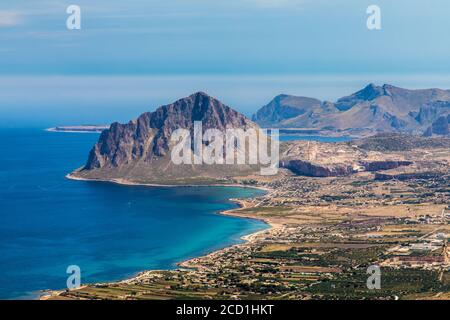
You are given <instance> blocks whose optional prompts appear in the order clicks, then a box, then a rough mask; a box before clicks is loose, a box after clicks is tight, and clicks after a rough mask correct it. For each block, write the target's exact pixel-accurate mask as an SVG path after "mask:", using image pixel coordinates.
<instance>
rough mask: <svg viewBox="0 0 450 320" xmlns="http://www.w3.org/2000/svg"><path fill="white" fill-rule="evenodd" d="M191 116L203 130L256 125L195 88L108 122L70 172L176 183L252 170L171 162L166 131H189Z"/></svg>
mask: <svg viewBox="0 0 450 320" xmlns="http://www.w3.org/2000/svg"><path fill="white" fill-rule="evenodd" d="M194 121H201V122H202V130H203V132H205V130H207V129H218V130H220V131H222V132H225V130H226V128H240V129H244V130H245V129H248V128H258V126H257V125H256V124H255V123H253V122H252V121H250V120H249V119H248V118H246V117H245V116H244V115H242V114H240V113H238V112H237V111H235V110H233V109H231V108H230V107H228V106H226V105H224V104H223V103H221V102H220V101H218V100H216V99H214V98H213V97H210V96H209V95H207V94H206V93H203V92H198V93H195V94H193V95H191V96H189V97H186V98H183V99H180V100H178V101H176V102H174V103H172V104H169V105H165V106H162V107H159V108H158V109H156V110H155V111H154V112H146V113H144V114H142V115H140V116H139V117H138V118H137V119H135V120H133V121H130V122H128V123H126V124H120V123H113V124H112V125H111V126H110V128H109V129H108V130H105V131H103V132H102V134H101V135H100V138H99V140H98V142H97V144H96V145H95V146H94V147H93V148H92V150H91V152H90V154H89V158H88V160H87V163H86V165H85V166H84V167H83V168H82V169H80V170H77V171H75V172H74V173H72V174H71V177H72V178H83V179H105V180H114V179H121V180H126V181H131V182H146V183H158V184H176V183H186V182H193V183H194V182H207V181H209V180H217V179H225V178H227V177H230V176H235V175H239V174H249V173H252V172H254V171H255V170H256V169H255V168H253V167H252V166H249V165H221V166H220V168H217V167H216V165H190V164H181V165H176V164H174V163H173V162H172V161H171V159H170V155H171V149H172V147H173V142H171V135H172V133H173V132H174V131H175V130H176V129H187V130H189V131H190V132H191V137H193V131H194ZM200 180H201V181H200Z"/></svg>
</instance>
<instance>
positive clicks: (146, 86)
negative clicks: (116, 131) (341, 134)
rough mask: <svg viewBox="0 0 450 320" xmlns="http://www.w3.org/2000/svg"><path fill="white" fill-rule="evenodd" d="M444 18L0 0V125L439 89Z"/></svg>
mask: <svg viewBox="0 0 450 320" xmlns="http://www.w3.org/2000/svg"><path fill="white" fill-rule="evenodd" d="M70 4H76V5H79V6H80V7H81V10H82V16H81V17H82V29H81V30H72V31H70V30H67V28H66V19H67V17H68V14H66V8H67V7H68V6H69V5H70ZM370 4H376V5H379V6H380V7H381V10H382V11H381V12H382V30H380V31H369V30H368V29H367V27H366V19H367V14H366V9H367V7H368V5H370ZM449 15H450V1H448V0H428V1H425V0H370V1H367V0H278V1H276V0H223V1H222V0H127V1H124V0H120V1H119V0H95V1H94V0H70V1H65V0H2V1H1V2H0V125H10V124H12V123H16V122H23V121H24V118H26V117H29V118H30V119H31V120H30V121H37V120H38V119H39V120H40V121H41V122H42V123H45V124H47V123H63V122H64V123H69V122H70V123H76V122H80V121H82V122H99V121H101V122H110V121H113V120H120V121H125V120H127V119H129V118H131V117H135V116H137V115H138V114H139V113H140V112H141V111H145V110H152V109H154V107H156V106H158V105H160V104H163V103H169V102H172V101H173V100H175V99H176V98H179V97H182V96H185V95H187V94H189V93H192V92H193V91H195V90H203V91H207V92H209V93H211V94H213V95H215V96H217V97H218V98H220V99H222V100H224V102H225V103H227V104H230V105H231V106H233V107H235V108H236V109H238V110H240V111H242V112H244V113H246V114H250V113H252V112H253V111H254V110H256V109H257V108H258V107H260V106H261V105H262V104H264V103H267V102H268V100H270V98H272V97H273V96H274V95H276V94H278V93H281V92H285V93H290V94H297V95H313V96H315V97H318V98H321V99H335V98H337V97H339V96H342V95H345V94H349V93H351V92H352V91H354V90H357V89H359V88H361V87H362V86H364V85H366V84H367V83H369V82H377V83H380V84H382V83H384V82H389V83H393V84H394V85H400V86H410V87H428V86H436V87H443V88H449V87H450V76H449V74H450V59H449V57H450V18H449ZM425 74H426V76H425ZM330 75H331V76H330ZM349 75H351V76H349ZM355 75H356V76H355ZM225 76H226V77H225ZM345 77H346V78H345ZM344 78H345V79H344ZM310 79H313V80H312V81H311V80H310Z"/></svg>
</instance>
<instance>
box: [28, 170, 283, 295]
mask: <svg viewBox="0 0 450 320" xmlns="http://www.w3.org/2000/svg"><path fill="white" fill-rule="evenodd" d="M65 178H66V179H69V180H75V181H95V182H107V183H114V184H118V185H123V186H147V187H169V188H173V187H239V188H252V189H259V190H263V191H266V192H271V191H273V190H272V189H269V188H265V187H260V186H248V185H242V184H237V183H234V184H204V185H195V184H187V185H164V184H154V183H151V184H150V183H149V184H147V183H136V182H132V181H129V180H126V179H86V178H80V177H76V176H73V175H72V173H69V174H67V175H66V176H65ZM248 199H252V198H248ZM228 200H229V201H231V202H233V203H235V204H236V205H237V206H238V207H237V208H232V209H227V210H222V211H218V212H216V214H220V215H225V216H232V217H237V218H241V219H253V220H259V221H262V222H264V223H265V224H266V225H267V226H268V227H267V228H266V229H263V230H258V231H256V232H252V233H249V234H246V235H243V236H241V237H240V239H241V240H242V241H243V243H237V244H232V245H227V246H225V247H224V248H221V249H218V250H213V251H212V252H209V253H206V254H204V255H201V256H198V257H193V258H189V259H186V260H183V261H180V262H177V263H176V266H177V267H179V268H178V269H180V270H182V269H195V268H196V267H197V266H196V265H195V262H196V261H198V259H201V258H203V257H208V256H215V255H217V254H220V253H221V252H224V251H226V250H229V249H232V248H234V247H237V246H242V245H246V244H251V243H253V242H255V241H256V240H257V237H258V236H259V235H260V234H262V233H265V232H273V231H274V230H276V229H278V228H279V227H280V225H278V224H275V223H273V222H272V221H270V220H269V219H263V218H260V217H253V216H247V215H246V216H243V215H241V214H239V211H240V210H243V209H246V208H248V206H247V204H246V201H245V200H244V199H233V198H230V199H228ZM157 271H164V270H157V269H154V270H142V271H138V272H137V273H136V274H135V275H134V276H131V277H129V278H126V279H123V280H118V281H110V282H104V284H110V283H131V282H133V281H136V280H139V279H141V278H144V277H147V276H148V275H149V274H151V273H152V272H157ZM89 285H92V284H85V285H82V286H81V287H80V288H85V287H87V286H89ZM65 291H66V290H61V289H59V290H51V289H44V290H40V293H41V295H40V296H39V297H38V299H37V300H49V299H51V298H55V297H59V296H60V295H61V294H62V293H64V292H65Z"/></svg>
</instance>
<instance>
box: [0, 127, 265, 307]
mask: <svg viewBox="0 0 450 320" xmlns="http://www.w3.org/2000/svg"><path fill="white" fill-rule="evenodd" d="M97 138H98V135H96V134H81V133H51V132H46V131H43V130H39V129H22V130H19V129H0V144H1V146H2V152H1V154H0V274H1V277H0V298H2V299H5V298H6V299H8V298H21V297H22V298H23V297H32V296H33V295H34V294H35V293H36V291H37V290H41V289H59V288H64V287H65V286H66V279H67V276H68V275H67V274H66V268H67V266H69V265H78V266H79V267H80V268H81V279H82V282H84V283H88V282H97V281H111V280H117V279H122V278H126V277H129V276H132V275H133V274H135V273H136V272H138V271H141V270H145V269H166V268H173V267H174V266H175V264H176V263H177V262H179V261H181V260H184V259H187V258H190V257H194V256H199V255H202V254H204V253H207V252H210V251H213V250H216V249H219V248H222V247H225V246H228V245H230V244H234V243H238V242H240V241H241V240H240V237H241V236H242V235H245V234H249V233H251V232H255V231H257V230H261V229H264V228H266V227H267V225H266V224H264V223H263V222H260V221H257V220H250V219H241V218H234V217H228V216H222V215H217V214H214V213H217V212H219V211H221V210H226V209H230V208H233V207H235V206H236V205H235V204H234V203H232V202H230V201H229V200H228V199H229V198H238V197H251V196H255V195H259V194H262V193H263V191H260V190H255V189H244V188H234V187H198V188H189V187H176V188H154V187H139V186H119V185H114V184H110V183H99V182H85V181H71V180H67V179H65V178H64V176H65V175H66V174H67V173H68V172H70V171H71V170H73V169H74V168H77V167H79V166H80V165H82V164H83V163H84V162H85V160H86V157H87V154H88V152H89V150H90V148H91V146H92V145H93V144H94V143H95V141H96V140H97Z"/></svg>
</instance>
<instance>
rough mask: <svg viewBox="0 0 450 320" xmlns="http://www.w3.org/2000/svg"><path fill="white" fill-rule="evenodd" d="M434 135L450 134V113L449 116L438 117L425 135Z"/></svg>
mask: <svg viewBox="0 0 450 320" xmlns="http://www.w3.org/2000/svg"><path fill="white" fill-rule="evenodd" d="M432 135H439V136H449V135H450V114H449V115H447V116H445V115H443V116H440V117H439V118H437V119H436V120H435V121H434V122H433V123H432V124H431V126H430V127H429V128H428V129H427V130H426V131H425V133H424V136H425V137H431V136H432Z"/></svg>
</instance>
